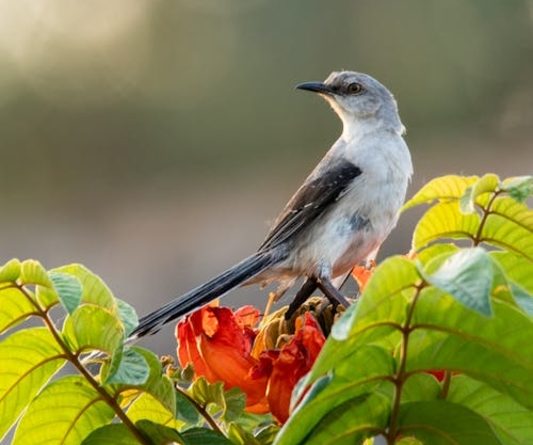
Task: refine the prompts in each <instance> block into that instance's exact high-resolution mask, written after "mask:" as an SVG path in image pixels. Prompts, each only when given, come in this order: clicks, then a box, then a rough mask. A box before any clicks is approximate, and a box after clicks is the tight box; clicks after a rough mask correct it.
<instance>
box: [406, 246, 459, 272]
mask: <svg viewBox="0 0 533 445" xmlns="http://www.w3.org/2000/svg"><path fill="white" fill-rule="evenodd" d="M458 250H459V248H458V247H457V246H456V245H455V244H452V243H438V244H433V245H431V246H429V247H426V248H425V249H423V250H421V251H420V252H419V253H418V254H417V255H416V260H417V261H418V262H419V263H421V264H423V265H426V264H428V263H430V262H432V261H433V260H434V259H435V258H437V257H439V256H442V255H444V254H448V255H451V254H452V253H455V252H457V251H458ZM426 272H427V271H426Z"/></svg>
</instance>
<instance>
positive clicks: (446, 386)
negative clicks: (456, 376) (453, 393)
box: [439, 371, 452, 399]
mask: <svg viewBox="0 0 533 445" xmlns="http://www.w3.org/2000/svg"><path fill="white" fill-rule="evenodd" d="M451 382H452V373H451V372H450V371H444V382H443V383H442V389H441V391H440V394H439V397H440V398H441V399H445V398H446V397H448V392H449V391H450V384H451Z"/></svg>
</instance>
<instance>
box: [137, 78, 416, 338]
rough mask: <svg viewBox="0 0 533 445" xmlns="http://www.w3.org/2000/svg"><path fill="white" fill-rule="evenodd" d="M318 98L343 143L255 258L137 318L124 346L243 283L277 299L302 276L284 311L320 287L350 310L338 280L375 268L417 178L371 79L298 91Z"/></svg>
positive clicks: (391, 112)
mask: <svg viewBox="0 0 533 445" xmlns="http://www.w3.org/2000/svg"><path fill="white" fill-rule="evenodd" d="M296 89H298V90H304V91H309V92H313V93H316V94H318V95H319V96H321V97H322V98H324V99H325V100H326V101H327V102H328V103H329V105H330V106H331V108H333V110H334V112H335V113H336V114H337V115H338V117H339V118H340V120H341V121H342V124H343V127H342V128H343V129H342V133H341V135H340V137H339V138H338V139H337V141H336V142H335V143H334V144H333V145H332V147H331V148H330V149H329V150H328V151H327V153H326V154H325V156H324V157H323V158H322V160H321V161H320V162H319V163H318V164H317V166H316V167H315V168H314V169H313V170H312V172H311V173H310V174H309V176H308V177H307V179H305V181H304V182H303V184H302V186H301V187H300V188H299V189H298V190H297V191H296V193H295V194H294V195H293V196H292V198H291V199H290V200H289V201H288V203H287V205H286V206H285V208H284V209H283V210H282V212H281V213H280V214H279V216H278V217H277V218H276V220H275V221H274V223H273V225H272V227H271V229H270V231H269V232H268V234H267V236H266V238H265V239H264V241H263V242H262V243H261V245H260V246H259V248H258V249H257V250H256V251H255V253H253V254H252V255H250V256H248V257H247V258H245V259H244V260H242V261H241V262H239V263H238V264H236V265H234V266H233V267H231V268H229V269H227V270H226V271H225V272H223V273H221V274H220V275H218V276H216V277H214V278H212V279H210V280H209V281H207V282H205V283H204V284H202V285H200V286H198V287H196V288H194V289H192V290H190V291H188V292H187V293H185V294H183V295H182V296H180V297H178V298H176V299H174V300H172V301H170V302H168V303H166V304H165V305H163V306H162V307H160V308H159V309H157V310H155V311H153V312H151V313H149V314H148V315H146V316H144V317H142V318H140V320H139V324H138V326H137V327H136V328H135V330H134V331H133V332H132V333H131V335H130V340H136V339H138V338H140V337H143V336H146V335H149V334H154V333H156V332H158V331H159V330H160V329H161V327H162V326H163V325H165V324H166V323H168V322H170V321H172V320H175V319H178V318H181V317H183V316H186V315H187V314H189V313H191V312H192V311H194V310H196V309H198V308H200V307H202V306H203V305H206V304H208V303H209V302H211V301H212V300H214V299H216V298H219V297H221V296H223V295H225V294H226V293H228V292H230V291H231V290H232V289H235V288H236V287H239V286H242V285H250V284H261V285H268V284H271V283H275V282H276V283H278V285H279V287H278V290H277V291H276V294H277V296H278V297H279V296H281V295H283V293H284V292H285V291H286V290H287V289H289V288H291V287H292V286H294V285H295V283H296V281H297V280H299V279H301V278H303V279H304V283H303V286H302V287H301V289H300V290H299V291H298V292H297V294H296V297H295V298H294V300H293V303H292V304H291V306H290V310H292V311H293V310H294V308H295V307H297V306H298V305H299V304H301V303H302V302H303V301H305V299H307V297H308V296H309V295H311V293H312V292H314V291H315V290H316V289H317V288H319V289H320V290H322V292H323V293H324V294H325V295H326V296H327V297H328V298H329V299H330V300H332V301H333V302H335V303H341V304H343V305H346V304H348V302H347V301H346V299H345V297H344V296H343V295H342V294H341V293H340V292H339V290H338V289H337V287H336V285H335V284H334V281H335V280H337V279H339V278H340V279H343V277H346V276H347V275H348V274H349V273H350V271H351V270H352V269H353V267H354V266H356V265H358V264H361V263H363V262H365V261H366V262H368V261H373V260H374V258H375V257H376V254H377V252H378V250H379V248H380V246H381V244H382V243H383V242H384V240H385V239H386V238H387V237H388V235H389V234H390V232H391V231H392V229H393V228H394V227H395V225H396V223H397V221H398V216H399V211H400V208H401V206H402V205H403V202H404V200H405V196H406V192H407V187H408V184H409V181H410V178H411V176H412V174H413V166H412V161H411V155H410V152H409V149H408V146H407V144H406V142H405V140H404V137H403V136H404V134H405V127H404V125H403V124H402V122H401V120H400V116H399V113H398V106H397V103H396V100H395V99H394V97H393V95H392V94H391V92H390V91H389V90H388V89H387V88H386V87H385V86H384V85H383V84H381V83H380V82H379V81H378V80H376V79H375V78H373V77H372V76H370V75H368V74H364V73H360V72H354V71H334V72H332V73H331V74H330V75H329V76H328V77H327V78H326V79H325V80H324V81H323V82H305V83H301V84H298V85H297V86H296Z"/></svg>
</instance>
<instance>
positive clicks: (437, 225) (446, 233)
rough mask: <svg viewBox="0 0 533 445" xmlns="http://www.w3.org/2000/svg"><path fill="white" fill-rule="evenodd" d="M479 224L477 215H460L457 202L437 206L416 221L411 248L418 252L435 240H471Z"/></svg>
mask: <svg viewBox="0 0 533 445" xmlns="http://www.w3.org/2000/svg"><path fill="white" fill-rule="evenodd" d="M480 222H481V219H480V217H479V215H478V214H477V213H470V214H467V215H465V214H463V213H461V212H460V211H459V204H458V203H457V202H444V203H440V204H437V205H435V206H433V207H431V208H430V209H429V210H428V211H427V212H426V213H425V214H424V216H422V218H421V219H420V221H418V224H417V225H416V228H415V232H414V234H413V248H414V249H415V250H417V251H419V250H421V249H423V248H424V247H426V246H427V245H428V244H430V243H431V242H433V241H436V240H445V239H461V238H467V239H472V237H473V236H474V235H475V234H476V232H477V229H478V227H479V225H480Z"/></svg>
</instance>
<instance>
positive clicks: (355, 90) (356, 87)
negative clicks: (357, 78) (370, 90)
mask: <svg viewBox="0 0 533 445" xmlns="http://www.w3.org/2000/svg"><path fill="white" fill-rule="evenodd" d="M346 90H347V91H348V94H359V93H360V92H361V91H363V87H362V86H361V84H360V83H357V82H352V83H350V84H349V85H348V86H347V87H346Z"/></svg>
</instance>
